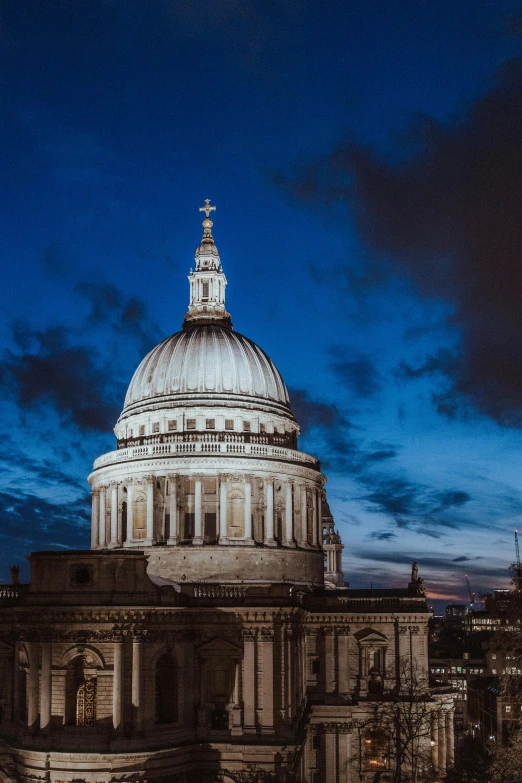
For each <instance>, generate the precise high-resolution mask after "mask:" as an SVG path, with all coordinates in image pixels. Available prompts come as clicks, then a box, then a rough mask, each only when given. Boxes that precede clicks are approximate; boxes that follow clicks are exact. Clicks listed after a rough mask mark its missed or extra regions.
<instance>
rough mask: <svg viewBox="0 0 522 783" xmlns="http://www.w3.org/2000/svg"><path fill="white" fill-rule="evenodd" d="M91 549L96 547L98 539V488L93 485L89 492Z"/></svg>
mask: <svg viewBox="0 0 522 783" xmlns="http://www.w3.org/2000/svg"><path fill="white" fill-rule="evenodd" d="M91 497H92V505H91V549H98V542H99V540H100V490H99V489H98V487H95V488H94V489H93V490H92V492H91Z"/></svg>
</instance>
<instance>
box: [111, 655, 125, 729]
mask: <svg viewBox="0 0 522 783" xmlns="http://www.w3.org/2000/svg"><path fill="white" fill-rule="evenodd" d="M113 649H114V671H113V675H112V725H113V727H114V730H115V731H120V730H121V728H122V723H123V643H122V642H121V641H118V642H114V647H113Z"/></svg>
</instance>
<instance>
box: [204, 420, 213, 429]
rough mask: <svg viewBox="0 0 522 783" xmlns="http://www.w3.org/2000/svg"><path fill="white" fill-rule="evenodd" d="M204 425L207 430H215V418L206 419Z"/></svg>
mask: <svg viewBox="0 0 522 783" xmlns="http://www.w3.org/2000/svg"><path fill="white" fill-rule="evenodd" d="M205 427H206V428H207V430H215V429H216V420H215V419H207V420H206V421H205Z"/></svg>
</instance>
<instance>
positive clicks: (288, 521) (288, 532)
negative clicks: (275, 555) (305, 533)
mask: <svg viewBox="0 0 522 783" xmlns="http://www.w3.org/2000/svg"><path fill="white" fill-rule="evenodd" d="M293 528H294V513H293V508H292V482H291V481H287V482H286V489H285V545H286V546H295V543H294V529H293Z"/></svg>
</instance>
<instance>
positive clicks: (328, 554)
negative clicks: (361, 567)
mask: <svg viewBox="0 0 522 783" xmlns="http://www.w3.org/2000/svg"><path fill="white" fill-rule="evenodd" d="M321 518H322V523H323V550H324V568H325V571H324V582H325V586H326V587H330V586H332V587H345V582H344V574H343V563H342V552H343V549H344V546H343V544H342V541H341V536H340V535H339V533H338V531H336V529H335V523H334V518H333V516H332V512H331V511H330V506H329V505H328V501H327V500H326V499H324V500H323V501H322V504H321Z"/></svg>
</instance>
